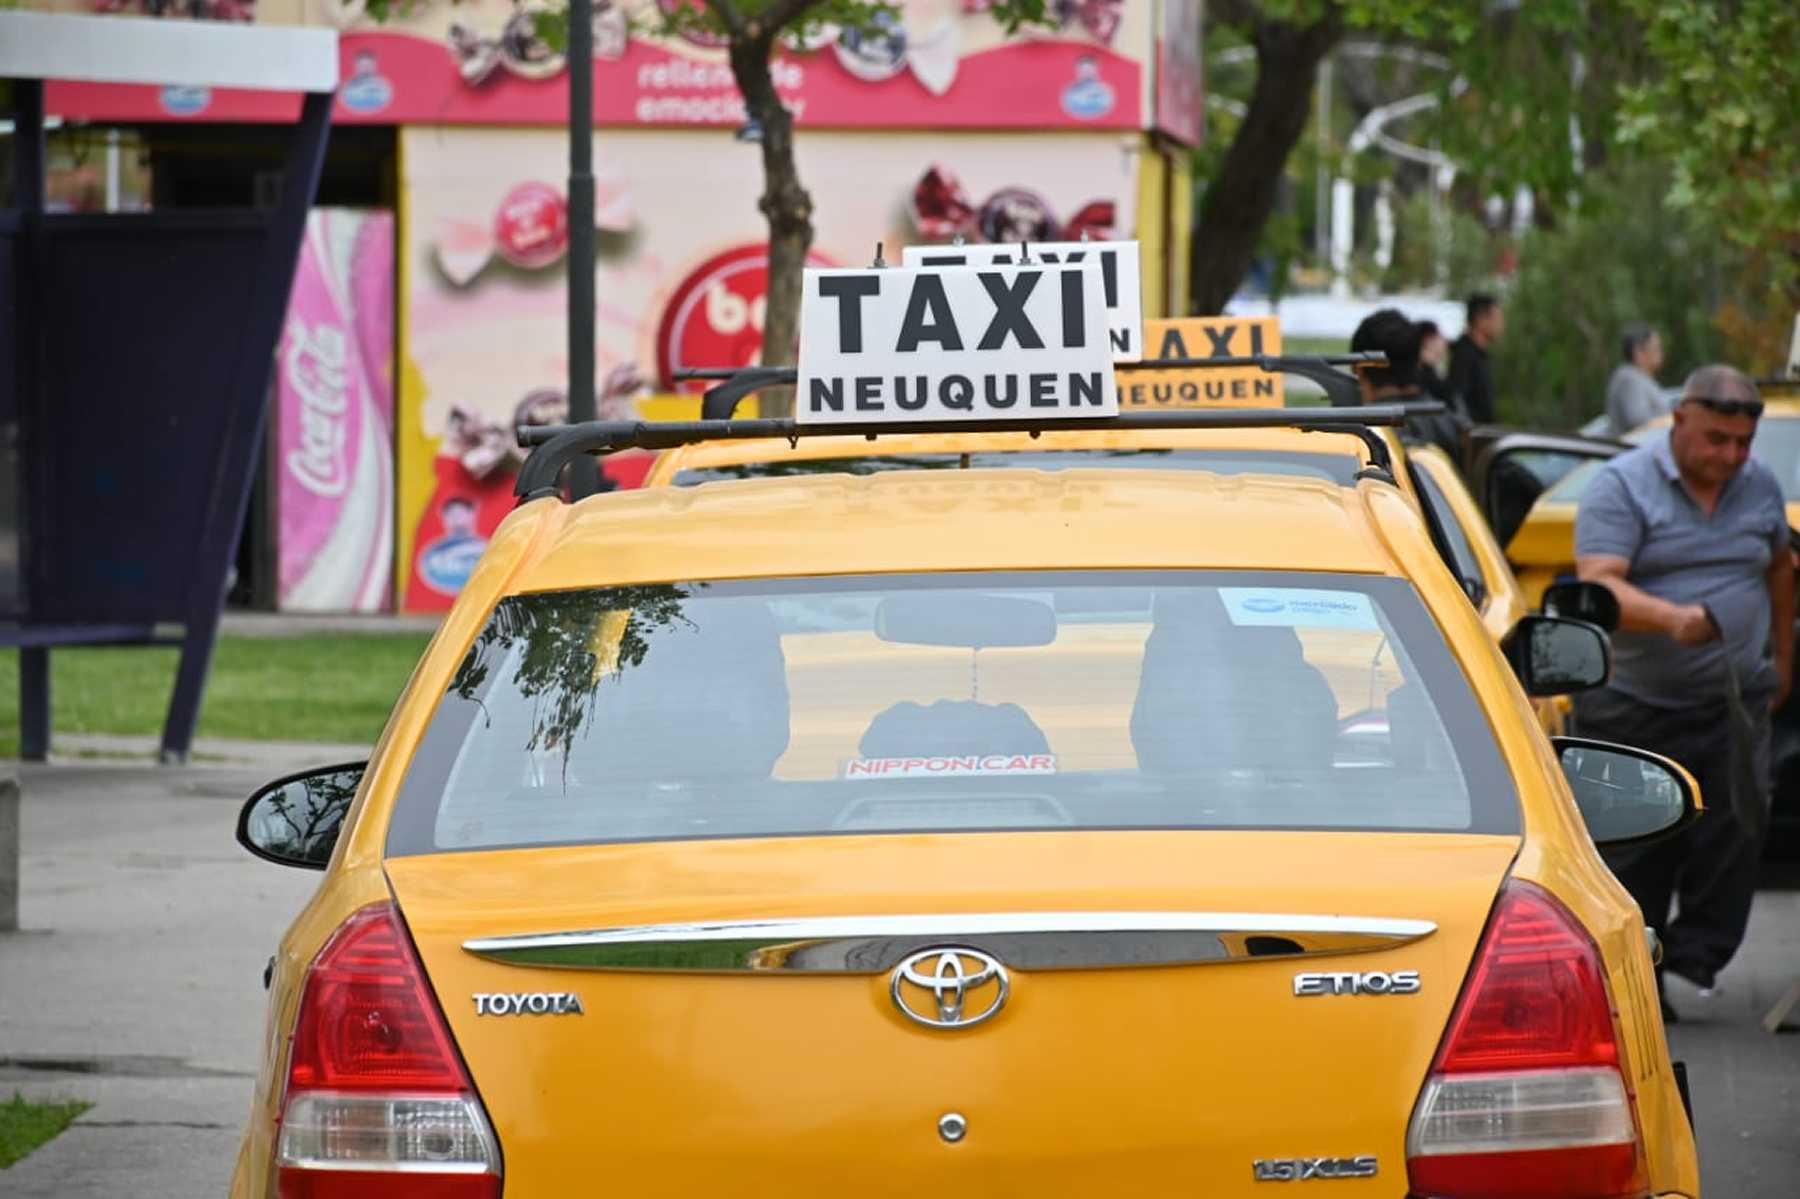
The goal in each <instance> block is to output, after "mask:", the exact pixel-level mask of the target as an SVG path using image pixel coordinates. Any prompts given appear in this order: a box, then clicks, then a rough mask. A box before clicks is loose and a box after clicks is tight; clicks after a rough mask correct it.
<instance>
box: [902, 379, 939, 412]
mask: <svg viewBox="0 0 1800 1199" xmlns="http://www.w3.org/2000/svg"><path fill="white" fill-rule="evenodd" d="M918 384H919V386H918V388H917V390H915V391H914V392H913V394H912V395H910V396H908V395H907V394H906V376H905V375H895V376H894V407H896V408H899V409H901V410H902V411H904V412H917V411H918V410H919V409H921V408H923V407H924V406H925V403H926V401H928V400H929V399H931V389H930V387H929V386H927V385H926V382H925V376H924V375H920V376H918Z"/></svg>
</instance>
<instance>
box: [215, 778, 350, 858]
mask: <svg viewBox="0 0 1800 1199" xmlns="http://www.w3.org/2000/svg"><path fill="white" fill-rule="evenodd" d="M368 765H369V764H368V763H367V762H349V763H346V764H345V765H342V766H325V767H322V768H320V769H318V770H308V771H306V772H304V773H302V774H294V775H289V776H288V777H287V778H284V779H276V780H275V781H274V782H272V783H270V784H269V785H268V786H266V787H264V788H263V789H262V790H260V791H258V792H257V793H256V794H255V795H252V796H251V797H250V798H249V800H248V801H247V802H246V803H245V804H244V810H243V811H242V812H240V813H239V814H238V827H237V839H238V844H239V845H242V846H243V847H244V848H245V849H247V850H249V851H250V852H251V853H253V854H255V855H256V856H257V857H259V858H264V859H266V860H268V861H271V862H275V863H277V864H278V865H282V866H300V867H303V868H305V869H308V870H323V869H325V863H326V862H329V861H330V860H331V851H332V849H333V848H335V847H336V845H337V839H338V829H339V828H341V827H342V825H343V823H344V813H346V812H348V811H349V810H350V801H351V800H352V799H354V798H356V789H357V788H358V787H359V786H361V785H362V777H363V771H364V770H366V769H368Z"/></svg>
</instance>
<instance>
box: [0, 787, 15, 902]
mask: <svg viewBox="0 0 1800 1199" xmlns="http://www.w3.org/2000/svg"><path fill="white" fill-rule="evenodd" d="M18 927H19V776H18V775H16V774H14V773H13V772H12V771H10V770H5V771H0V932H13V931H15V930H16V929H17V928H18Z"/></svg>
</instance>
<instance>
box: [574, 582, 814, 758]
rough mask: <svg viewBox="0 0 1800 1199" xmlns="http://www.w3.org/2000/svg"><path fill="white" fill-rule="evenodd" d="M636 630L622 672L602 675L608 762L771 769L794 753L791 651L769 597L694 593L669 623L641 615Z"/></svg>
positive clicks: (598, 713) (600, 701) (598, 720)
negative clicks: (786, 651)
mask: <svg viewBox="0 0 1800 1199" xmlns="http://www.w3.org/2000/svg"><path fill="white" fill-rule="evenodd" d="M628 635H629V636H630V638H631V639H632V640H634V641H635V642H636V644H635V645H628V646H627V647H625V650H624V652H623V653H622V654H621V663H620V666H621V671H620V673H619V674H618V675H616V676H611V675H609V676H607V677H605V678H603V679H602V680H601V682H600V691H599V695H598V697H597V699H596V702H595V705H594V722H595V728H596V730H597V731H603V735H604V737H605V739H606V745H607V767H608V769H609V770H615V771H617V773H619V774H621V775H626V776H631V777H659V778H674V777H683V778H686V777H703V778H716V777H731V778H767V777H768V775H769V773H770V771H771V770H773V769H774V766H775V763H776V762H777V761H779V760H780V758H781V755H782V754H784V753H786V752H787V745H788V717H789V710H788V687H787V660H786V658H785V657H784V656H783V654H782V652H781V634H780V631H779V630H778V629H777V627H776V624H775V618H774V616H773V615H772V614H771V613H770V611H769V606H768V604H767V603H765V602H764V601H763V600H761V599H757V598H755V597H747V598H741V599H740V598H731V599H723V598H719V599H701V600H700V601H699V602H692V601H690V602H689V603H687V604H684V605H683V607H682V610H681V611H680V612H679V613H678V614H676V615H675V616H674V617H673V618H672V619H670V620H669V621H668V622H667V623H656V622H654V621H651V620H649V619H647V618H644V617H640V616H637V615H636V614H634V615H633V618H632V622H631V624H630V626H629V631H628ZM640 649H641V657H640V658H639V660H638V662H637V663H636V664H635V665H634V664H633V662H632V658H633V657H634V656H637V655H638V652H639V650H640Z"/></svg>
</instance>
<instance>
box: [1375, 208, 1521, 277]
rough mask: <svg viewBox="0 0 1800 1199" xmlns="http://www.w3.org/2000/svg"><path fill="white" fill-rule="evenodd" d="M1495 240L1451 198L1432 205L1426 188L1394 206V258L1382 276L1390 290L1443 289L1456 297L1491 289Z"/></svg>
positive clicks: (1482, 225) (1478, 221) (1476, 219)
mask: <svg viewBox="0 0 1800 1199" xmlns="http://www.w3.org/2000/svg"><path fill="white" fill-rule="evenodd" d="M1494 252H1495V244H1494V236H1493V234H1491V233H1489V232H1488V229H1487V226H1486V225H1484V224H1482V223H1481V221H1480V220H1479V219H1478V218H1476V217H1475V216H1473V215H1471V214H1470V213H1468V212H1465V211H1463V210H1462V209H1459V208H1456V207H1455V206H1454V205H1453V203H1452V202H1451V201H1450V200H1449V199H1447V198H1446V199H1445V200H1444V201H1443V202H1442V203H1441V205H1438V206H1436V208H1435V210H1434V206H1433V204H1432V201H1431V194H1430V193H1429V192H1428V191H1425V190H1424V189H1420V190H1418V191H1415V192H1413V193H1412V194H1411V195H1409V196H1407V197H1406V198H1405V199H1403V200H1401V201H1400V202H1399V203H1398V204H1396V205H1395V206H1394V260H1393V262H1392V263H1391V264H1389V266H1388V270H1387V274H1386V275H1384V276H1383V277H1382V280H1381V286H1382V287H1383V288H1384V289H1386V290H1388V291H1421V290H1427V289H1430V288H1435V287H1440V286H1441V287H1442V288H1443V289H1444V291H1445V292H1446V293H1447V294H1449V295H1453V296H1460V295H1466V294H1468V293H1469V292H1471V291H1493V290H1495V288H1496V286H1497V284H1498V280H1497V279H1496V277H1495V274H1494Z"/></svg>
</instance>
